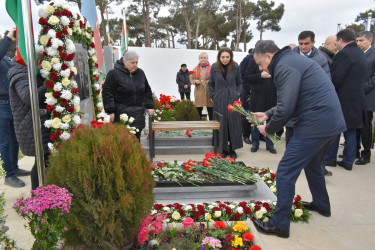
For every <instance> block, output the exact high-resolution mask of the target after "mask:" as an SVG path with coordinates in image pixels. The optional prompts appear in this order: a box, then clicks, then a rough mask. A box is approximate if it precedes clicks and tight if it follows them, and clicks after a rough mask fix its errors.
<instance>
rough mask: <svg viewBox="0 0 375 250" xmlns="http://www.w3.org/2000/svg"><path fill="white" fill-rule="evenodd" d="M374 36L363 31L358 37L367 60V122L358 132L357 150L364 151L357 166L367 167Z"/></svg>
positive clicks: (374, 97) (374, 90)
mask: <svg viewBox="0 0 375 250" xmlns="http://www.w3.org/2000/svg"><path fill="white" fill-rule="evenodd" d="M373 37H374V35H373V34H372V33H371V32H370V31H362V32H360V33H358V35H357V45H358V47H359V48H360V49H361V50H362V51H363V52H364V53H365V56H366V58H367V79H366V81H365V85H364V89H365V100H366V122H365V123H364V125H363V128H361V129H358V130H357V149H358V151H359V150H360V149H361V144H360V142H361V141H362V146H363V150H362V152H361V157H360V158H359V159H358V160H357V161H356V162H355V164H356V165H365V164H367V163H369V162H370V158H371V146H372V143H373V135H372V118H373V112H374V111H375V49H374V48H373V47H372V46H371V44H372V41H373Z"/></svg>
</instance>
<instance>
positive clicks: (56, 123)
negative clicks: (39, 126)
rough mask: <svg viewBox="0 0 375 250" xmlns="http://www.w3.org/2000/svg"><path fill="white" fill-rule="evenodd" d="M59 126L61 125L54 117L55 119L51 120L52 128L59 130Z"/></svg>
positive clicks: (58, 119)
mask: <svg viewBox="0 0 375 250" xmlns="http://www.w3.org/2000/svg"><path fill="white" fill-rule="evenodd" d="M60 125H61V120H60V118H57V117H56V118H53V119H52V123H51V126H52V128H55V129H58V128H60Z"/></svg>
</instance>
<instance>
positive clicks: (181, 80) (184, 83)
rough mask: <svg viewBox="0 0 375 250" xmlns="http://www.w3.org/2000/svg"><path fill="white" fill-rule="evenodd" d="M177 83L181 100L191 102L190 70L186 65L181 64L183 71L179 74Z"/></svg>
mask: <svg viewBox="0 0 375 250" xmlns="http://www.w3.org/2000/svg"><path fill="white" fill-rule="evenodd" d="M176 83H177V84H178V92H180V97H181V100H185V96H186V99H188V100H190V92H191V83H190V80H189V70H188V69H187V66H186V64H185V63H183V64H181V69H180V70H179V71H178V72H177V76H176Z"/></svg>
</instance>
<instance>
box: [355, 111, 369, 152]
mask: <svg viewBox="0 0 375 250" xmlns="http://www.w3.org/2000/svg"><path fill="white" fill-rule="evenodd" d="M366 115H367V119H366V122H365V123H364V124H363V128H359V129H357V151H358V152H359V151H360V149H361V142H362V146H363V150H362V152H361V156H368V157H369V156H371V147H372V143H373V135H372V118H373V112H372V111H367V112H366Z"/></svg>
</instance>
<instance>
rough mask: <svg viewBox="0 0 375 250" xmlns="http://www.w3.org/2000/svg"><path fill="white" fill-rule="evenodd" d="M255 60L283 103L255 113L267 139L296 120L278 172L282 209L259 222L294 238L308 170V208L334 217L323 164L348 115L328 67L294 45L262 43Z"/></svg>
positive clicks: (279, 206) (270, 230)
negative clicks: (294, 215) (301, 181)
mask: <svg viewBox="0 0 375 250" xmlns="http://www.w3.org/2000/svg"><path fill="white" fill-rule="evenodd" d="M254 59H255V62H256V63H257V64H258V65H259V69H260V70H262V71H266V72H269V74H270V75H271V76H272V78H273V80H274V84H275V86H276V90H277V104H276V106H275V107H273V108H271V109H269V110H268V111H266V112H265V113H254V116H255V117H256V118H257V119H258V120H259V121H261V122H264V121H266V120H269V122H268V123H267V124H266V125H260V126H257V128H258V129H259V131H260V133H262V134H263V135H267V134H273V133H275V132H277V131H279V130H280V129H281V128H282V127H283V126H284V125H285V124H286V123H287V122H288V121H289V120H291V119H293V124H294V127H293V135H292V136H291V138H289V142H288V144H287V147H286V150H285V153H284V156H283V158H282V159H281V161H280V163H279V166H278V168H277V176H276V188H277V205H276V208H275V212H274V214H273V216H272V218H271V220H270V221H269V222H263V221H257V220H255V221H254V225H255V226H256V227H257V229H258V230H260V231H261V232H263V233H266V234H273V235H277V236H279V237H284V238H287V237H289V228H290V211H291V207H292V203H293V198H294V195H295V183H296V181H297V179H298V177H299V175H300V173H301V171H302V169H304V170H305V175H306V179H307V182H308V184H309V188H310V191H311V194H312V202H311V203H305V208H307V209H308V210H310V211H316V212H318V213H319V214H321V215H323V216H326V217H329V216H331V209H330V202H329V197H328V192H327V188H326V183H325V179H324V175H323V172H322V170H321V163H322V161H323V157H324V155H325V153H326V151H327V149H328V146H329V144H331V143H332V142H333V141H334V140H335V138H336V137H337V136H338V135H339V134H340V133H341V132H343V131H344V130H345V129H346V127H345V120H344V116H343V113H342V110H341V107H340V102H339V99H338V97H337V94H336V92H335V88H334V86H333V84H332V83H331V80H330V78H329V77H328V76H327V74H326V73H325V72H324V71H323V69H322V68H321V67H320V66H319V65H318V64H316V63H315V62H313V61H312V60H310V59H308V58H306V57H304V56H299V55H297V54H296V53H294V52H292V51H291V50H290V47H289V46H287V47H284V48H283V49H281V50H280V49H279V48H278V47H277V46H276V44H275V43H274V42H273V41H270V40H261V41H258V42H257V44H256V45H255V49H254Z"/></svg>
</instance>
